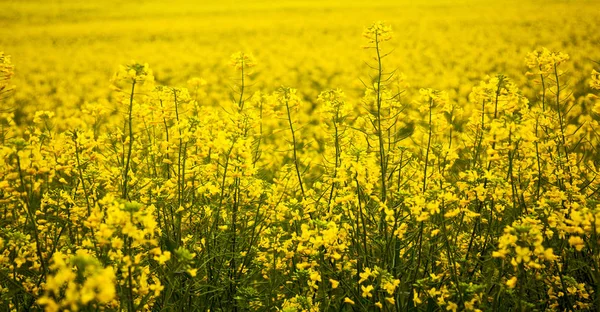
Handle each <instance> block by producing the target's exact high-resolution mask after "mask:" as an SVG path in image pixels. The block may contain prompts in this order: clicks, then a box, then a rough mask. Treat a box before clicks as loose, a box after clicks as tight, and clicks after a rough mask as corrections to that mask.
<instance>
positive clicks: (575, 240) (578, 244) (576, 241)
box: [569, 236, 585, 251]
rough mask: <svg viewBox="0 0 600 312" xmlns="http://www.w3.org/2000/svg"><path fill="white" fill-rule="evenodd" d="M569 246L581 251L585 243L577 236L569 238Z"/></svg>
mask: <svg viewBox="0 0 600 312" xmlns="http://www.w3.org/2000/svg"><path fill="white" fill-rule="evenodd" d="M569 245H571V246H573V247H575V249H576V250H577V251H581V250H582V249H583V247H585V243H584V241H583V239H582V238H581V237H579V236H571V237H569Z"/></svg>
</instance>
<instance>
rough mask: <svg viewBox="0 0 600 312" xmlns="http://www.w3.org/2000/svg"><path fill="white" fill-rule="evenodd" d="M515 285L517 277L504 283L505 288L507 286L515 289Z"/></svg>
mask: <svg viewBox="0 0 600 312" xmlns="http://www.w3.org/2000/svg"><path fill="white" fill-rule="evenodd" d="M516 285H517V277H516V276H513V277H512V278H511V279H509V280H508V281H506V286H508V288H511V289H512V288H515V286H516Z"/></svg>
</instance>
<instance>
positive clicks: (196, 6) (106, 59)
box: [0, 0, 600, 108]
mask: <svg viewBox="0 0 600 312" xmlns="http://www.w3.org/2000/svg"><path fill="white" fill-rule="evenodd" d="M0 3H1V6H2V10H1V11H0V46H1V47H2V48H3V49H4V50H5V52H6V53H10V54H12V55H14V57H13V59H14V63H15V64H16V66H17V68H18V70H17V74H16V75H15V78H14V79H15V83H16V84H17V85H20V86H21V87H20V88H19V91H18V92H17V94H16V96H15V98H16V100H17V101H18V102H19V103H20V104H21V105H24V106H28V107H30V106H31V107H33V106H35V107H36V108H49V107H54V106H56V105H57V104H60V105H63V106H65V105H66V106H72V105H76V104H77V103H80V102H81V101H82V100H94V99H97V98H99V97H102V96H104V95H105V94H106V92H107V90H108V85H109V82H108V81H109V78H110V76H111V75H112V73H113V72H114V70H115V68H116V66H117V65H118V64H122V63H125V62H127V61H130V60H132V59H133V60H137V61H142V62H147V63H149V64H150V65H151V66H152V68H154V71H155V75H156V80H157V81H159V82H160V83H164V84H174V85H178V84H183V83H185V81H186V80H187V79H189V78H190V77H192V76H198V77H203V78H204V79H206V80H207V81H208V82H209V88H211V90H214V91H221V90H227V86H226V85H227V83H226V82H228V79H229V78H230V77H229V76H230V75H229V73H228V71H227V65H226V62H227V60H228V57H229V55H230V54H231V53H233V52H234V51H238V50H243V51H249V52H252V53H253V54H254V55H255V56H256V58H257V59H258V60H259V61H260V67H259V68H258V69H257V73H258V75H257V77H256V80H255V83H256V86H257V89H262V88H268V89H269V88H270V89H272V88H276V87H277V86H279V85H282V84H284V85H290V86H294V87H297V88H298V89H299V90H301V91H302V93H303V94H304V95H305V96H308V97H310V98H313V99H314V97H316V95H317V94H318V90H320V89H323V88H325V87H341V88H343V89H345V90H346V91H347V92H352V91H355V90H360V89H361V88H362V84H361V83H360V82H359V80H358V79H359V78H361V77H363V78H364V75H362V73H364V72H365V70H367V67H366V66H365V64H364V61H365V60H366V59H368V57H367V54H366V53H365V52H364V51H363V49H361V46H362V45H363V43H362V40H363V38H362V37H361V32H362V29H363V25H368V24H369V23H370V22H372V21H374V20H383V21H386V22H387V23H389V24H390V25H392V27H393V28H394V31H395V33H396V36H395V40H394V41H393V42H391V43H390V48H391V49H393V50H394V52H393V55H392V56H391V57H390V58H388V60H387V62H388V68H398V70H399V71H400V72H403V73H404V74H405V75H406V77H407V81H408V82H410V84H411V85H412V86H414V87H415V88H416V89H418V88H420V87H425V86H427V87H432V88H437V89H445V90H449V91H451V92H456V93H458V94H460V95H461V96H463V97H466V95H467V94H468V92H470V87H469V86H470V85H471V84H472V83H473V82H476V81H478V80H480V79H481V78H483V76H485V75H486V74H495V73H505V74H507V75H509V76H511V77H513V78H514V79H517V80H520V81H519V82H521V81H525V80H523V79H524V76H523V75H522V74H523V73H524V72H525V71H526V70H525V68H524V63H523V59H524V57H525V54H526V52H529V51H530V50H533V49H535V48H538V47H541V46H545V47H547V48H549V49H551V50H560V51H565V52H567V53H569V54H570V56H571V59H572V62H571V66H572V69H576V70H583V71H586V72H589V70H590V69H591V66H592V65H591V64H592V63H591V62H589V59H599V58H600V49H598V45H599V44H600V43H599V42H600V32H599V31H598V28H600V26H599V24H600V23H598V20H600V10H598V1H488V0H477V1H476V0H460V1H440V0H435V1H406V0H401V1H355V0H351V1H289V0H284V1H231V0H225V1H169V2H168V4H167V2H163V1H70V0H66V1H30V0H24V1H1V2H0ZM574 83H583V82H582V81H574ZM357 92H360V91H357ZM65 93H67V94H65ZM210 93H212V92H209V94H210ZM218 93H219V92H216V94H218ZM33 95H35V96H33ZM60 105H59V106H60Z"/></svg>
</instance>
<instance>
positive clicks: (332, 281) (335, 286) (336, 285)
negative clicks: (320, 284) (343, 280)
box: [329, 278, 340, 289]
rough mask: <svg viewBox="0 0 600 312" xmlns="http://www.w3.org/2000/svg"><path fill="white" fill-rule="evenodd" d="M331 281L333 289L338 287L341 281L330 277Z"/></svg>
mask: <svg viewBox="0 0 600 312" xmlns="http://www.w3.org/2000/svg"><path fill="white" fill-rule="evenodd" d="M329 282H330V283H331V288H332V289H336V288H338V286H339V285H340V282H338V281H336V280H334V279H331V278H330V279H329Z"/></svg>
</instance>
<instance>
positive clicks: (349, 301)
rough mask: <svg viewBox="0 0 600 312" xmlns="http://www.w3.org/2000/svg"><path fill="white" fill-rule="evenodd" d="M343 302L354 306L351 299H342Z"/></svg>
mask: <svg viewBox="0 0 600 312" xmlns="http://www.w3.org/2000/svg"><path fill="white" fill-rule="evenodd" d="M344 302H345V303H349V304H352V305H354V301H352V299H350V298H348V297H346V298H344Z"/></svg>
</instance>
